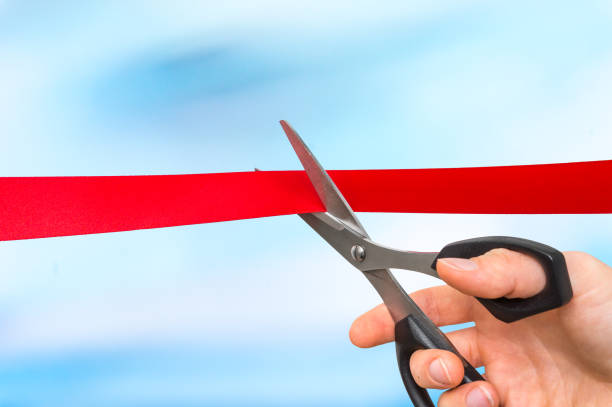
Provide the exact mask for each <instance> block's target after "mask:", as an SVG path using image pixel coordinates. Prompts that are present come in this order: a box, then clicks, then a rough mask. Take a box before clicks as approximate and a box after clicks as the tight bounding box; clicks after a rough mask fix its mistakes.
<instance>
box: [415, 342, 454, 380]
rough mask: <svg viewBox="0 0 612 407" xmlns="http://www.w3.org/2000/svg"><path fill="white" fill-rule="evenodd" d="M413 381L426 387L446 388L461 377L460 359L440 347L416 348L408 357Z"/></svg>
mask: <svg viewBox="0 0 612 407" xmlns="http://www.w3.org/2000/svg"><path fill="white" fill-rule="evenodd" d="M410 372H411V373H412V377H414V381H415V382H417V384H418V385H419V386H421V387H425V388H428V389H448V388H451V387H455V386H458V385H459V383H461V380H462V379H463V365H462V363H461V360H459V358H458V357H457V356H456V355H455V354H454V353H452V352H449V351H446V350H440V349H428V350H417V351H416V352H414V353H413V354H412V357H411V358H410Z"/></svg>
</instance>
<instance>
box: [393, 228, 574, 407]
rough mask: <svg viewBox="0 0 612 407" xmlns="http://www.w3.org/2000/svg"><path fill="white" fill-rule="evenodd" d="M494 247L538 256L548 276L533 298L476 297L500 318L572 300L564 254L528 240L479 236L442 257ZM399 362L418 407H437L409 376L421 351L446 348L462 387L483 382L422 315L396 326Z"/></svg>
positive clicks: (448, 249)
mask: <svg viewBox="0 0 612 407" xmlns="http://www.w3.org/2000/svg"><path fill="white" fill-rule="evenodd" d="M495 248H505V249H510V250H515V251H519V252H522V253H526V254H529V255H531V256H533V257H535V258H536V259H537V260H538V261H539V262H540V263H541V264H542V266H543V268H544V271H545V274H546V284H545V286H544V289H543V290H542V291H541V292H540V293H538V294H536V295H534V296H533V297H530V298H516V299H508V298H497V299H487V298H477V299H478V301H480V302H481V303H482V304H483V305H484V306H485V307H486V308H487V309H488V310H489V311H490V312H491V314H493V315H494V316H495V317H496V318H497V319H499V320H501V321H504V322H513V321H516V320H519V319H522V318H525V317H528V316H531V315H535V314H538V313H541V312H544V311H548V310H551V309H554V308H558V307H560V306H562V305H564V304H566V303H568V302H569V301H570V299H571V298H572V286H571V283H570V279H569V274H568V272H567V266H566V264H565V258H564V257H563V254H562V253H561V252H559V251H558V250H556V249H554V248H552V247H550V246H547V245H544V244H542V243H538V242H534V241H531V240H527V239H520V238H516V237H506V236H490V237H480V238H476V239H468V240H462V241H459V242H455V243H451V244H449V245H447V246H445V247H444V248H443V249H442V250H441V251H440V253H439V254H438V255H437V256H436V259H435V260H434V262H433V264H432V266H431V267H432V268H433V269H435V267H436V261H437V259H439V258H445V257H459V258H471V257H475V256H480V255H481V254H484V253H486V252H488V251H489V250H492V249H495ZM395 343H396V350H397V360H398V364H399V369H400V373H401V376H402V380H403V382H404V386H405V387H406V390H407V391H408V394H409V395H410V398H411V399H412V401H413V403H414V405H415V406H416V407H434V404H433V402H432V401H431V398H430V397H429V394H428V393H427V390H426V389H424V388H421V387H419V386H418V385H417V384H416V382H415V380H414V378H413V377H412V374H411V373H410V357H411V356H412V354H413V353H414V352H415V351H417V350H419V349H443V350H447V351H450V352H453V353H455V354H456V355H457V356H458V357H459V358H460V359H461V361H462V363H463V368H464V377H463V381H462V382H461V384H464V383H470V382H473V381H477V380H484V379H483V378H482V376H481V375H480V374H479V373H478V372H477V371H476V369H474V367H473V366H472V365H470V364H469V363H468V362H467V361H466V360H465V359H464V358H463V357H462V356H461V354H460V353H459V352H458V351H457V349H455V347H454V346H453V345H452V344H451V343H450V342H449V340H448V339H447V338H446V336H445V335H444V334H443V333H442V332H441V331H440V330H439V329H438V328H437V327H436V326H435V325H434V324H433V323H432V322H431V321H430V320H429V319H428V318H427V317H426V316H424V315H423V314H411V315H409V316H407V317H406V318H404V319H402V320H401V321H399V322H397V323H396V325H395Z"/></svg>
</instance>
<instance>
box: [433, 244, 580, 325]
mask: <svg viewBox="0 0 612 407" xmlns="http://www.w3.org/2000/svg"><path fill="white" fill-rule="evenodd" d="M497 248H504V249H510V250H515V251H518V252H522V253H525V254H528V255H531V256H533V257H534V258H536V259H537V260H538V261H539V262H540V263H541V264H542V267H543V268H544V271H545V273H546V285H545V286H544V289H543V290H542V291H541V292H540V293H538V294H536V295H534V296H533V297H529V298H497V299H486V298H478V297H477V299H478V301H480V302H481V303H482V305H484V306H485V307H486V308H487V309H488V310H489V312H491V314H493V315H494V316H495V317H496V318H497V319H499V320H501V321H504V322H513V321H516V320H519V319H521V318H525V317H529V316H531V315H535V314H539V313H541V312H544V311H548V310H551V309H554V308H558V307H560V306H562V305H564V304H567V303H568V302H569V301H570V300H571V299H572V295H573V293H572V285H571V283H570V279H569V275H568V273H567V266H566V264H565V257H563V253H561V252H560V251H558V250H556V249H554V248H552V247H550V246H547V245H545V244H542V243H538V242H534V241H532V240H527V239H521V238H518V237H508V236H489V237H479V238H475V239H467V240H461V241H459V242H455V243H451V244H448V245H446V246H445V247H444V248H443V249H442V250H441V251H440V253H438V256H437V257H436V259H435V260H434V262H433V264H432V266H431V267H432V268H433V269H434V270H435V268H436V261H437V260H438V259H440V258H445V257H459V258H464V259H469V258H471V257H476V256H480V255H481V254H484V253H486V252H488V251H489V250H492V249H497Z"/></svg>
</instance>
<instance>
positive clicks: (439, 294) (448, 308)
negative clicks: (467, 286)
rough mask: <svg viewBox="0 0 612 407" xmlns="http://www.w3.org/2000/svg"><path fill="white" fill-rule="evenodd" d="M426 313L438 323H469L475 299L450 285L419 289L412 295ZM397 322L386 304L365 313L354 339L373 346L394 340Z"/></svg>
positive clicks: (353, 331) (351, 333)
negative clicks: (392, 317)
mask: <svg viewBox="0 0 612 407" xmlns="http://www.w3.org/2000/svg"><path fill="white" fill-rule="evenodd" d="M410 296H411V297H412V299H413V300H414V301H415V302H416V304H417V305H418V306H419V308H421V309H422V310H423V312H425V314H426V315H427V316H428V317H429V318H430V319H431V320H432V321H433V322H434V324H436V325H438V326H443V325H451V324H460V323H464V322H469V321H471V320H472V318H471V310H472V306H473V304H474V301H475V300H474V299H473V298H471V297H468V296H467V295H464V294H461V293H460V292H459V291H457V290H455V289H454V288H452V287H449V286H439V287H431V288H426V289H424V290H419V291H417V292H415V293H413V294H411V295H410ZM394 336H395V323H394V322H393V319H391V315H390V314H389V311H388V310H387V307H385V306H384V305H383V304H381V305H379V306H377V307H375V308H373V309H372V310H370V311H368V312H366V313H365V314H363V315H361V316H360V317H359V318H357V319H356V320H355V322H353V325H352V326H351V329H350V331H349V337H350V338H351V342H353V343H354V344H355V345H357V346H359V347H361V348H369V347H372V346H377V345H381V344H383V343H387V342H391V341H392V340H393V338H394Z"/></svg>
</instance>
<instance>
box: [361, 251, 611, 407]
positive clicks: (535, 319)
mask: <svg viewBox="0 0 612 407" xmlns="http://www.w3.org/2000/svg"><path fill="white" fill-rule="evenodd" d="M564 255H565V259H566V262H567V266H568V271H569V274H570V279H571V283H572V288H573V291H574V297H573V298H572V300H571V301H570V302H569V303H568V304H567V305H565V306H563V307H561V308H559V309H556V310H552V311H548V312H545V313H542V314H539V315H535V316H532V317H529V318H526V319H523V320H520V321H516V322H513V323H511V324H506V323H504V322H501V321H498V320H497V319H495V318H494V317H493V316H492V315H491V314H489V312H488V311H487V310H486V309H485V308H484V307H483V306H482V305H481V304H480V303H479V302H478V301H476V300H475V299H474V298H473V296H479V297H484V298H498V297H504V296H505V297H508V298H527V297H531V296H533V295H535V294H537V293H538V292H539V291H540V290H542V288H543V287H544V284H545V276H544V272H543V270H542V268H541V266H540V264H539V263H538V262H537V261H536V260H534V259H533V258H531V257H529V256H527V255H524V254H520V253H517V252H513V251H510V250H506V249H495V250H492V251H490V252H488V253H486V254H484V255H482V256H480V257H476V258H473V259H471V260H464V259H444V260H439V261H438V265H437V270H438V274H439V275H440V278H441V279H442V280H444V281H445V282H446V283H447V284H448V285H445V286H439V287H432V288H428V289H425V290H421V291H417V292H415V293H413V294H411V297H412V298H413V299H414V300H415V302H416V303H417V304H418V305H419V307H421V309H422V310H423V311H424V312H425V313H426V314H427V315H428V316H429V318H431V319H432V321H433V322H434V323H435V324H436V325H438V326H443V325H452V324H459V323H464V322H471V321H473V322H475V324H476V325H475V326H474V327H470V328H466V329H462V330H458V331H455V332H452V333H450V334H448V337H449V339H450V340H451V342H453V344H454V345H455V346H456V348H457V349H458V350H459V352H460V353H461V354H462V355H463V356H464V357H465V358H466V359H467V360H468V361H469V362H470V363H471V364H472V365H473V366H475V367H480V366H484V367H485V370H486V375H485V377H486V379H487V382H475V383H470V384H465V385H462V386H459V387H457V386H458V384H459V383H460V382H461V379H462V378H463V366H462V365H461V362H460V361H459V358H457V356H455V355H454V354H453V353H451V352H447V351H442V350H437V349H430V350H421V351H417V352H415V353H414V354H413V356H412V358H411V359H410V368H411V371H412V375H413V377H414V378H415V380H416V382H417V383H418V384H419V385H420V386H421V387H426V388H435V389H450V390H448V391H446V392H445V393H443V395H442V396H441V397H440V400H439V403H438V406H440V407H450V406H453V407H463V406H466V407H495V406H505V407H525V406H555V407H566V406H581V407H586V406H595V407H596V406H611V405H612V268H611V267H609V266H607V265H606V264H604V263H602V262H600V261H599V260H597V259H595V258H594V257H592V256H590V255H588V254H585V253H580V252H566V253H564ZM393 335H394V323H393V321H392V319H391V316H390V315H389V312H388V311H387V308H386V307H385V306H384V305H382V304H381V305H379V306H378V307H376V308H374V309H372V310H370V311H368V312H367V313H365V314H364V315H362V316H360V317H359V318H357V319H356V320H355V322H354V323H353V325H352V326H351V329H350V338H351V341H352V342H353V343H354V344H355V345H357V346H359V347H363V348H367V347H372V346H377V345H380V344H383V343H386V342H390V341H393Z"/></svg>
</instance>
